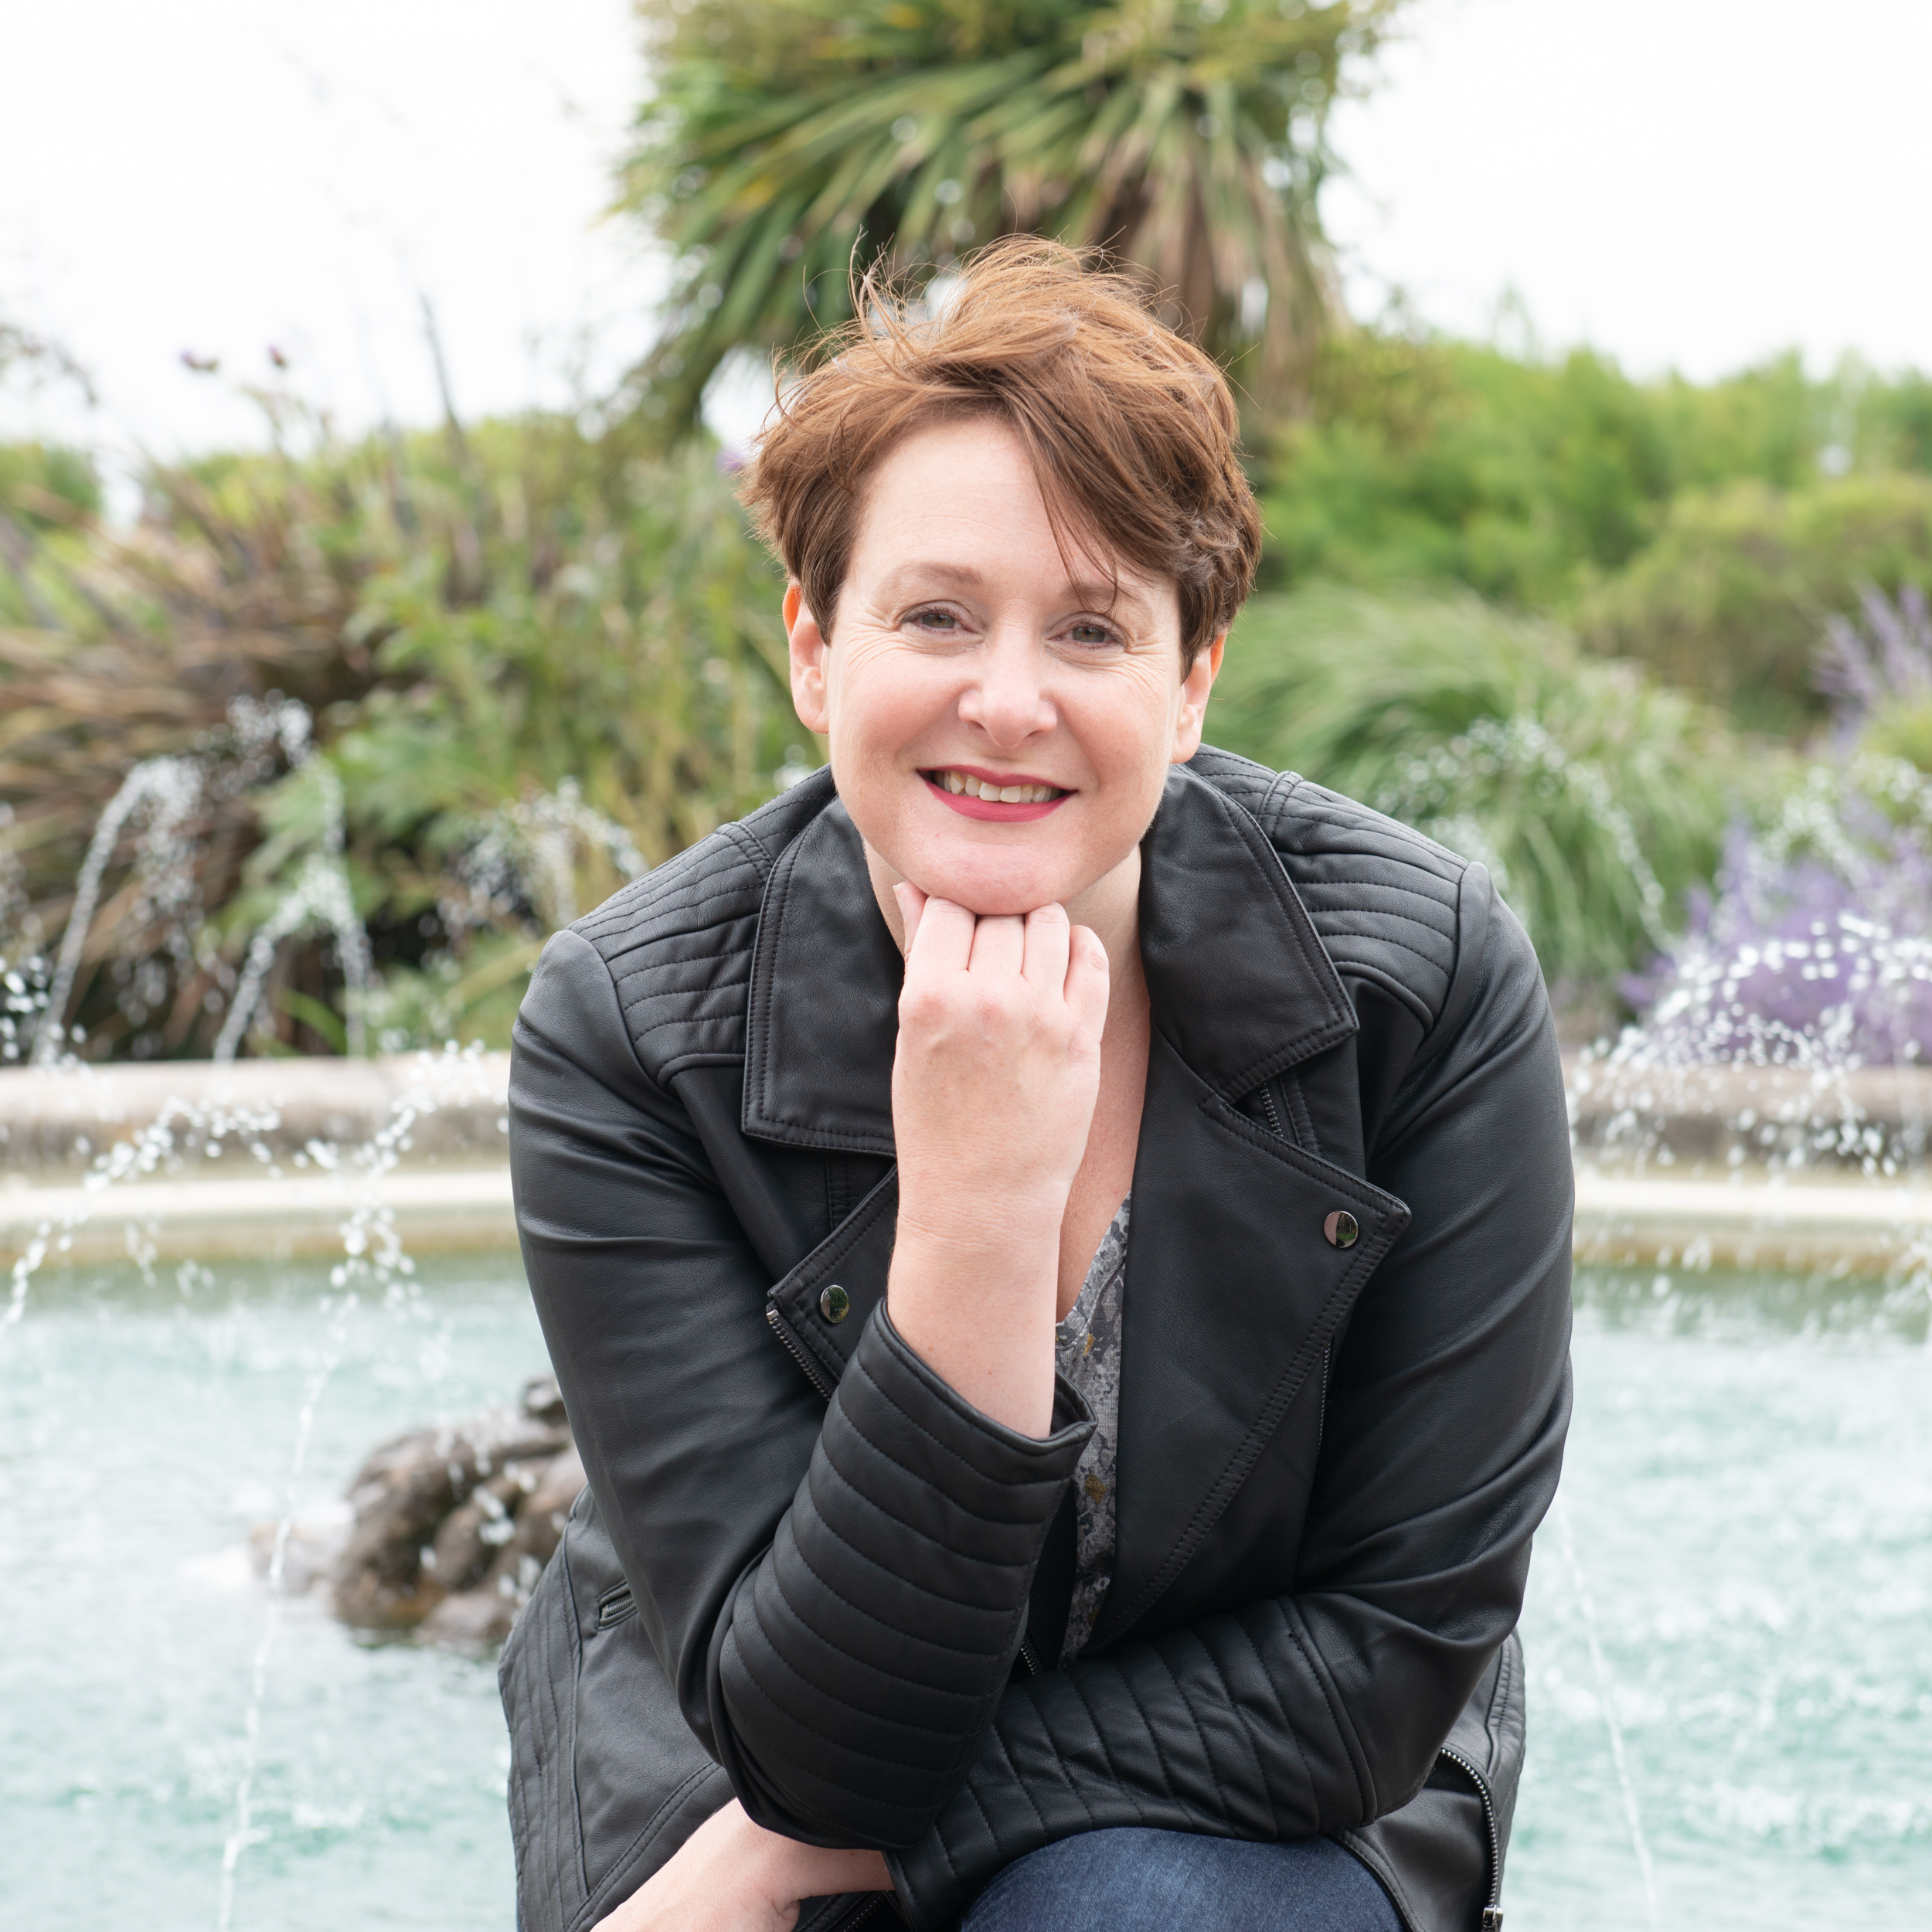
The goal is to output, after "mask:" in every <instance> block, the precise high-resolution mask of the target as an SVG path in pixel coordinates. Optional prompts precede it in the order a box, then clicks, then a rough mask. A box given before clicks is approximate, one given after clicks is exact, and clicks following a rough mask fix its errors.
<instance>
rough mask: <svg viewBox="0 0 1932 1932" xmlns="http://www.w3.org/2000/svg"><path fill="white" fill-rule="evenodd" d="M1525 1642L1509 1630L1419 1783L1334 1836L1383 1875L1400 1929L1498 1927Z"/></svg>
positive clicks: (1478, 1931)
mask: <svg viewBox="0 0 1932 1932" xmlns="http://www.w3.org/2000/svg"><path fill="white" fill-rule="evenodd" d="M1522 1686H1523V1662H1522V1644H1521V1642H1520V1641H1519V1640H1518V1638H1517V1637H1516V1635H1515V1633H1514V1632H1513V1631H1512V1633H1511V1634H1509V1636H1508V1637H1507V1638H1505V1639H1504V1641H1503V1644H1502V1648H1500V1649H1499V1650H1498V1651H1497V1652H1496V1655H1495V1658H1493V1659H1492V1661H1491V1663H1490V1665H1489V1668H1488V1669H1487V1670H1486V1671H1485V1672H1483V1674H1482V1678H1481V1681H1480V1682H1478V1684H1477V1685H1476V1688H1475V1691H1474V1692H1471V1696H1470V1698H1469V1700H1468V1702H1467V1703H1466V1704H1464V1706H1463V1707H1462V1709H1461V1713H1459V1714H1458V1716H1457V1719H1456V1721H1455V1723H1454V1726H1452V1727H1451V1730H1450V1733H1449V1735H1448V1736H1447V1739H1445V1740H1444V1743H1443V1747H1442V1750H1441V1751H1440V1753H1438V1755H1437V1759H1436V1762H1435V1764H1434V1767H1432V1768H1431V1769H1430V1773H1429V1776H1428V1779H1427V1781H1426V1782H1425V1783H1424V1784H1423V1787H1422V1789H1421V1790H1420V1791H1418V1792H1417V1794H1416V1795H1415V1796H1414V1797H1413V1798H1411V1799H1410V1801H1409V1802H1408V1803H1407V1804H1405V1805H1403V1807H1402V1808H1400V1810H1399V1811H1390V1812H1389V1813H1388V1814H1387V1815H1386V1816H1384V1817H1382V1818H1377V1819H1376V1821H1375V1822H1374V1823H1373V1824H1372V1825H1364V1826H1362V1828H1360V1829H1359V1830H1357V1831H1352V1832H1340V1833H1338V1839H1339V1842H1341V1843H1342V1845H1344V1846H1345V1847H1346V1848H1347V1849H1349V1851H1351V1852H1353V1853H1354V1854H1355V1856H1356V1857H1357V1858H1359V1859H1361V1861H1362V1863H1363V1864H1364V1865H1366V1866H1368V1868H1369V1870H1370V1871H1372V1872H1374V1873H1375V1875H1376V1877H1377V1878H1378V1879H1380V1880H1381V1882H1382V1887H1383V1890H1384V1891H1386V1893H1388V1894H1389V1898H1390V1900H1392V1901H1393V1903H1394V1905H1395V1907H1396V1912H1397V1913H1399V1914H1400V1917H1401V1920H1402V1922H1403V1926H1404V1927H1405V1928H1406V1932H1499V1928H1500V1927H1501V1926H1502V1869H1503V1860H1504V1859H1505V1857H1506V1856H1507V1855H1508V1852H1509V1827H1510V1823H1511V1821H1512V1818H1514V1816H1515V1808H1516V1786H1517V1783H1518V1781H1519V1779H1520V1778H1521V1777H1522V1761H1523V1743H1524V1733H1525V1727H1524V1712H1523V1689H1522Z"/></svg>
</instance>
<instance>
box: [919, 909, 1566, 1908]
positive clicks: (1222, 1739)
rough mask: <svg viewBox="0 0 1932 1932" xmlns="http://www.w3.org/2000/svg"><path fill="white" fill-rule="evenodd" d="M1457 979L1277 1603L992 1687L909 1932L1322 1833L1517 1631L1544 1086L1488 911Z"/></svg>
mask: <svg viewBox="0 0 1932 1932" xmlns="http://www.w3.org/2000/svg"><path fill="white" fill-rule="evenodd" d="M1472 970H1478V971H1479V974H1480V978H1479V981H1478V985H1476V987H1475V988H1474V989H1473V991H1472V992H1471V997H1470V998H1469V999H1468V1002H1466V1003H1463V1004H1461V1005H1460V1016H1459V1017H1458V1019H1455V1020H1454V1022H1453V1023H1452V1026H1451V1029H1450V1032H1451V1037H1448V1038H1447V1039H1439V1040H1438V1039H1431V1040H1430V1041H1429V1042H1428V1043H1427V1045H1426V1046H1425V1047H1424V1049H1423V1057H1422V1059H1421V1060H1420V1064H1419V1065H1418V1066H1417V1067H1416V1068H1415V1069H1414V1070H1413V1071H1412V1072H1411V1073H1410V1077H1409V1078H1408V1080H1406V1082H1405V1083H1404V1084H1403V1087H1401V1088H1400V1090H1399V1091H1398V1092H1397V1094H1396V1096H1395V1099H1394V1102H1393V1106H1392V1107H1391V1110H1390V1112H1389V1117H1388V1118H1387V1120H1386V1123H1385V1124H1384V1125H1383V1131H1382V1133H1381V1134H1380V1136H1379V1140H1378V1142H1377V1145H1376V1146H1375V1147H1374V1148H1372V1151H1371V1157H1370V1175H1369V1178H1370V1179H1372V1180H1373V1181H1374V1182H1376V1184H1377V1185H1380V1186H1382V1187H1384V1188H1386V1189H1388V1190H1389V1191H1390V1192H1393V1193H1394V1194H1396V1195H1397V1196H1400V1197H1401V1198H1402V1199H1403V1200H1405V1201H1406V1202H1408V1204H1409V1205H1410V1209H1411V1210H1412V1216H1413V1218H1412V1219H1411V1220H1410V1225H1409V1228H1408V1231H1407V1232H1406V1234H1405V1235H1404V1236H1403V1238H1402V1239H1401V1240H1400V1242H1399V1243H1397V1245H1396V1247H1395V1248H1394V1249H1393V1250H1392V1251H1391V1253H1390V1254H1389V1257H1387V1259H1386V1260H1384V1261H1383V1264H1382V1265H1381V1267H1380V1268H1379V1270H1377V1272H1376V1274H1375V1276H1374V1277H1372V1280H1371V1281H1370V1283H1369V1287H1368V1288H1367V1289H1366V1291H1365V1292H1364V1294H1363V1297H1362V1301H1361V1302H1360V1304H1359V1305H1358V1307H1357V1308H1356V1311H1355V1315H1354V1318H1353V1320H1352V1324H1351V1325H1350V1328H1349V1333H1348V1335H1347V1337H1346V1339H1345V1342H1344V1345H1343V1346H1342V1349H1341V1351H1340V1352H1339V1353H1338V1356H1337V1358H1336V1361H1335V1367H1334V1371H1333V1373H1332V1376H1331V1378H1330V1383H1329V1390H1328V1412H1327V1417H1326V1423H1325V1430H1324V1434H1323V1445H1324V1446H1323V1453H1322V1458H1321V1464H1320V1467H1319V1471H1318V1480H1317V1486H1316V1492H1315V1495H1314V1497H1313V1498H1312V1502H1311V1511H1310V1515H1309V1517H1308V1526H1307V1529H1306V1532H1305V1534H1304V1543H1303V1549H1302V1553H1301V1562H1300V1566H1299V1570H1298V1575H1297V1579H1296V1587H1295V1589H1294V1591H1293V1593H1292V1594H1291V1595H1288V1596H1287V1597H1282V1598H1281V1599H1279V1600H1273V1601H1265V1602H1259V1603H1255V1604H1250V1605H1249V1606H1247V1607H1245V1608H1243V1609H1242V1610H1240V1611H1238V1612H1236V1613H1233V1614H1220V1615H1216V1616H1213V1617H1207V1618H1205V1619H1203V1620H1202V1621H1199V1622H1198V1623H1196V1624H1193V1625H1192V1626H1190V1627H1188V1628H1179V1629H1172V1630H1169V1631H1166V1632H1165V1633H1164V1634H1158V1635H1155V1636H1152V1637H1151V1638H1145V1639H1142V1640H1136V1639H1134V1638H1129V1639H1128V1641H1124V1642H1122V1643H1121V1644H1120V1645H1117V1646H1116V1647H1114V1648H1112V1649H1111V1650H1109V1651H1107V1652H1105V1653H1104V1654H1103V1655H1097V1656H1094V1657H1091V1658H1081V1659H1079V1660H1077V1662H1075V1663H1074V1664H1073V1665H1072V1666H1071V1667H1070V1668H1066V1669H1063V1670H1060V1671H1055V1672H1049V1673H1047V1674H1046V1675H1043V1676H1041V1677H1039V1678H1036V1679H1031V1680H1029V1681H1026V1682H1023V1683H1021V1684H1019V1685H1015V1686H1014V1687H1013V1688H1012V1689H1009V1692H1007V1694H1006V1695H1005V1697H1004V1699H1002V1702H1001V1703H1000V1706H999V1709H998V1716H997V1719H996V1720H995V1723H994V1726H993V1728H992V1732H991V1733H990V1734H989V1735H988V1737H987V1739H986V1740H985V1743H984V1745H983V1747H981V1750H980V1751H979V1753H978V1755H977V1756H976V1757H975V1759H974V1760H973V1763H972V1765H971V1769H970V1770H969V1771H968V1775H967V1777H966V1779H965V1781H964V1784H963V1786H962V1787H961V1789H960V1791H958V1792H957V1794H956V1795H955V1796H954V1798H953V1799H952V1801H951V1802H950V1803H949V1804H947V1805H946V1806H945V1808H944V1809H943V1810H942V1811H940V1814H939V1815H938V1818H937V1820H936V1821H935V1823H934V1827H933V1828H932V1829H931V1831H930V1832H927V1834H926V1835H925V1836H924V1837H923V1838H921V1839H920V1842H919V1843H918V1844H917V1845H915V1846H913V1847H912V1848H911V1849H910V1850H907V1851H905V1852H902V1853H900V1854H897V1855H895V1856H894V1858H893V1861H892V1862H893V1866H894V1877H895V1880H896V1884H897V1886H898V1889H899V1893H900V1900H901V1902H902V1903H903V1905H904V1906H906V1910H907V1913H908V1916H909V1917H910V1918H911V1920H912V1922H913V1923H914V1924H915V1925H917V1926H920V1927H930V1928H934V1929H935V1932H937V1928H940V1927H945V1926H947V1925H949V1924H951V1923H953V1922H954V1919H955V1918H956V1917H957V1913H958V1912H959V1910H960V1909H961V1906H962V1905H963V1904H964V1903H966V1902H968V1901H969V1900H971V1897H972V1896H974V1895H975V1893H977V1892H978V1890H979V1889H980V1888H981V1886H983V1885H984V1884H985V1883H986V1882H987V1881H988V1879H990V1878H991V1877H992V1876H993V1874H994V1873H995V1872H997V1871H998V1869H1000V1868H1001V1867H1002V1866H1004V1865H1005V1864H1006V1863H1007V1862H1009V1861H1010V1860H1012V1859H1015V1858H1017V1857H1019V1856H1022V1855H1024V1854H1025V1853H1026V1852H1029V1851H1032V1850H1033V1849H1036V1848H1038V1847H1039V1846H1041V1845H1046V1844H1047V1843H1049V1842H1053V1841H1054V1840H1056V1839H1058V1838H1063V1837H1066V1836H1068V1835H1072V1834H1073V1833H1076V1832H1083V1831H1090V1830H1094V1829H1097V1828H1104V1827H1107V1826H1113V1825H1154V1826H1160V1827H1165V1828H1171V1829H1177V1830H1182V1831H1190V1832H1207V1833H1211V1834H1218V1835H1226V1836H1232V1837H1239V1838H1249V1839H1260V1840H1274V1839H1281V1838H1294V1837H1300V1836H1306V1835H1312V1834H1315V1833H1321V1832H1336V1831H1339V1830H1342V1829H1345V1828H1349V1827H1352V1826H1355V1825H1362V1824H1365V1823H1366V1822H1368V1821H1370V1820H1372V1819H1374V1818H1377V1817H1379V1816H1380V1815H1383V1814H1384V1813H1386V1812H1387V1811H1391V1810H1393V1809H1395V1808H1396V1807H1398V1806H1400V1805H1401V1804H1403V1803H1405V1802H1406V1801H1407V1800H1408V1799H1409V1798H1410V1797H1411V1796H1412V1795H1413V1794H1414V1793H1415V1792H1416V1791H1417V1790H1418V1789H1419V1788H1420V1786H1421V1784H1422V1783H1423V1780H1424V1779H1425V1778H1426V1777H1427V1775H1428V1773H1429V1770H1430V1766H1431V1764H1432V1763H1433V1762H1434V1757H1435V1753H1436V1750H1437V1745H1438V1744H1439V1743H1440V1740H1442V1738H1443V1737H1444V1736H1446V1735H1447V1732H1448V1730H1449V1729H1450V1727H1451V1723H1453V1722H1454V1718H1455V1716H1456V1714H1457V1713H1458V1710H1459V1709H1461V1705H1462V1703H1463V1702H1464V1699H1466V1698H1467V1696H1468V1694H1469V1692H1470V1691H1471V1689H1472V1688H1473V1687H1474V1685H1475V1683H1476V1682H1477V1680H1478V1677H1479V1675H1481V1672H1482V1670H1483V1669H1484V1668H1485V1665H1487V1663H1488V1660H1489V1658H1491V1656H1492V1655H1493V1654H1494V1652H1495V1649H1496V1648H1497V1646H1498V1645H1500V1644H1501V1643H1502V1641H1503V1639H1504V1638H1505V1636H1506V1635H1507V1634H1509V1631H1510V1630H1511V1629H1512V1627H1513V1626H1514V1624H1515V1621H1516V1617H1517V1614H1518V1612H1519V1609H1520V1607H1521V1604H1522V1591H1523V1587H1524V1583H1525V1580H1526V1576H1527V1573H1528V1568H1529V1548H1530V1539H1531V1536H1532V1532H1534V1530H1535V1529H1536V1525H1537V1523H1538V1522H1539V1520H1540V1519H1541V1518H1542V1516H1543V1513H1544V1512H1545V1510H1546V1509H1547V1508H1548V1506H1549V1501H1550V1498H1551V1497H1552V1495H1553V1493H1554V1492H1555V1488H1556V1479H1557V1475H1558V1470H1559V1465H1560V1459H1561V1454H1562V1446H1563V1434H1564V1430H1565V1428H1566V1423H1567V1420H1568V1415H1569V1408H1570V1380H1569V1369H1568V1357H1569V1351H1568V1342H1569V1328H1570V1298H1569V1281H1570V1207H1571V1188H1572V1183H1571V1176H1570V1153H1569V1136H1568V1133H1567V1128H1566V1119H1565V1114H1564V1108H1563V1093H1562V1085H1561V1078H1560V1070H1559V1068H1558V1065H1557V1059H1556V1047H1555V1043H1554V1039H1553V1033H1552V1031H1551V1027H1550V1022H1549V1009H1548V1003H1547V1001H1546V998H1545V996H1544V993H1543V983H1542V978H1541V976H1540V974H1539V971H1538V970H1537V966H1536V959H1535V956H1534V954H1532V951H1531V950H1530V948H1529V943H1528V941H1527V940H1526V938H1525V937H1524V936H1523V934H1522V929H1521V927H1519V926H1518V925H1517V924H1516V923H1515V920H1513V919H1511V918H1510V917H1509V916H1508V914H1507V913H1504V912H1502V910H1500V909H1499V908H1498V910H1497V913H1496V914H1495V917H1492V918H1491V920H1489V923H1488V939H1487V941H1486V944H1485V957H1484V958H1483V959H1482V960H1481V961H1480V962H1478V963H1476V964H1475V966H1474V967H1473V968H1472Z"/></svg>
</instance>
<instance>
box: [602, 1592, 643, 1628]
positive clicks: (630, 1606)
mask: <svg viewBox="0 0 1932 1932" xmlns="http://www.w3.org/2000/svg"><path fill="white" fill-rule="evenodd" d="M637 1607H638V1600H637V1599H636V1598H635V1597H633V1596H632V1595H631V1586H630V1585H629V1584H628V1583H614V1584H613V1585H612V1586H611V1588H610V1589H608V1590H606V1591H605V1592H604V1594H603V1595H602V1596H601V1597H599V1598H598V1599H597V1628H598V1629H599V1630H611V1629H614V1628H615V1627H616V1626H617V1624H621V1623H622V1622H623V1621H624V1618H625V1617H628V1616H629V1615H631V1613H632V1612H633V1611H635V1610H636V1608H637Z"/></svg>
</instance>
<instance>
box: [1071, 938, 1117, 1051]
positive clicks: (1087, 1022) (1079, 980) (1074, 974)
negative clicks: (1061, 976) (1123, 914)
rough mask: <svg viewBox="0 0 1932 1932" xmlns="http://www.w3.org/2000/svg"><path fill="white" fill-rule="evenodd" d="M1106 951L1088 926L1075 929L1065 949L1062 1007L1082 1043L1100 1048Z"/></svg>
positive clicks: (1105, 1000)
mask: <svg viewBox="0 0 1932 1932" xmlns="http://www.w3.org/2000/svg"><path fill="white" fill-rule="evenodd" d="M1107 984H1108V970H1107V948H1106V947H1104V946H1103V945H1102V944H1100V937H1099V935H1098V934H1096V933H1095V931H1094V929H1093V927H1090V926H1076V927H1074V928H1073V932H1072V934H1070V936H1069V943H1068V945H1067V949H1066V1003H1067V1005H1068V1006H1069V1007H1070V1008H1071V1009H1073V1023H1074V1025H1075V1026H1077V1027H1078V1028H1079V1029H1080V1034H1081V1036H1082V1038H1083V1039H1086V1040H1087V1041H1089V1042H1090V1043H1092V1044H1093V1045H1094V1046H1098V1045H1099V1044H1100V1035H1101V1034H1102V1032H1104V1030H1105V1029H1106V1026H1107Z"/></svg>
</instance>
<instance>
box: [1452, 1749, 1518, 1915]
mask: <svg viewBox="0 0 1932 1932" xmlns="http://www.w3.org/2000/svg"><path fill="white" fill-rule="evenodd" d="M1437 1756H1438V1757H1446V1758H1447V1759H1448V1760H1449V1762H1450V1763H1451V1764H1453V1765H1454V1766H1455V1767H1456V1768H1457V1769H1458V1770H1459V1771H1461V1773H1462V1774H1463V1775H1464V1777H1466V1778H1468V1781H1469V1782H1470V1783H1471V1784H1473V1785H1475V1787H1476V1795H1477V1797H1478V1798H1481V1800H1482V1821H1483V1823H1484V1824H1485V1825H1486V1826H1487V1827H1488V1832H1489V1903H1488V1904H1487V1905H1485V1906H1484V1907H1483V1909H1482V1917H1481V1920H1480V1921H1479V1923H1480V1924H1481V1928H1482V1932H1502V1838H1500V1836H1499V1835H1498V1833H1497V1831H1496V1801H1495V1798H1493V1797H1492V1796H1491V1795H1490V1791H1489V1781H1488V1779H1487V1778H1486V1777H1484V1776H1483V1774H1481V1772H1480V1771H1479V1770H1477V1769H1476V1767H1475V1765H1474V1764H1471V1762H1470V1761H1469V1760H1468V1758H1466V1757H1464V1756H1463V1754H1462V1753H1461V1752H1460V1751H1458V1750H1451V1748H1450V1747H1448V1746H1447V1744H1445V1745H1444V1746H1443V1747H1442V1749H1441V1750H1440V1752H1438V1753H1437Z"/></svg>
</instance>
